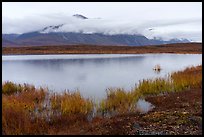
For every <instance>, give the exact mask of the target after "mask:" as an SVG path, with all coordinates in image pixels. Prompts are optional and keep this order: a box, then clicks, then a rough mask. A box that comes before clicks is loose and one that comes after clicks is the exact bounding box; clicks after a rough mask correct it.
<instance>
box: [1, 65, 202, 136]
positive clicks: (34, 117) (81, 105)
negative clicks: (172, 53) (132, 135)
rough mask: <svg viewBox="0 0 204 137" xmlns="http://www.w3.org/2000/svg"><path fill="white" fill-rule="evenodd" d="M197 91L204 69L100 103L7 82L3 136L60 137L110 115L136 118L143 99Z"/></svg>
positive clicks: (112, 94) (112, 93)
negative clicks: (35, 136) (51, 136)
mask: <svg viewBox="0 0 204 137" xmlns="http://www.w3.org/2000/svg"><path fill="white" fill-rule="evenodd" d="M194 88H202V66H197V67H189V68H186V69H185V70H183V71H178V72H174V73H172V74H170V75H169V76H168V78H157V79H147V80H142V81H140V82H139V84H138V85H136V86H135V88H133V89H132V90H131V91H125V90H124V89H121V88H117V89H108V90H107V96H106V98H104V99H103V100H101V101H100V102H93V100H92V99H85V98H83V97H82V96H81V95H80V92H79V91H76V92H74V93H71V92H64V93H63V94H53V93H49V92H48V89H45V88H39V89H36V88H35V87H34V86H32V85H28V84H24V85H19V84H15V83H12V82H5V83H3V84H2V129H3V134H57V133H58V132H59V130H60V129H63V128H64V127H66V128H70V129H75V128H74V127H77V126H80V125H83V123H87V122H89V121H90V120H92V121H94V120H95V119H97V118H103V117H106V116H107V115H121V114H122V115H123V114H130V113H131V114H132V113H135V114H137V113H138V111H139V110H137V108H136V104H137V101H138V100H139V99H141V98H142V99H143V98H147V97H152V96H157V95H160V94H170V93H179V92H182V91H186V90H187V91H188V90H191V89H194ZM187 91H186V92H187ZM93 115H94V116H93Z"/></svg>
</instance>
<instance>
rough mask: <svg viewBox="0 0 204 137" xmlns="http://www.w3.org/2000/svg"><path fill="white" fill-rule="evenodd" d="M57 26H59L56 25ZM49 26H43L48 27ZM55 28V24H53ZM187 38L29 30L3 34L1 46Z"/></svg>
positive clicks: (132, 43)
mask: <svg viewBox="0 0 204 137" xmlns="http://www.w3.org/2000/svg"><path fill="white" fill-rule="evenodd" d="M57 27H59V26H57ZM50 28H51V27H49V28H48V27H47V28H44V30H46V29H50ZM55 28H56V26H55ZM188 42H190V41H188V40H187V39H182V40H179V39H172V40H169V41H164V40H161V39H148V38H146V37H145V36H143V35H128V34H118V35H105V34H100V33H94V34H85V33H73V32H66V33H62V32H51V33H41V32H38V31H36V32H30V33H24V34H21V35H17V34H3V35H2V46H3V47H5V46H29V45H30V46H42V45H70V44H91V45H118V46H122V45H123V46H144V45H160V44H170V43H188Z"/></svg>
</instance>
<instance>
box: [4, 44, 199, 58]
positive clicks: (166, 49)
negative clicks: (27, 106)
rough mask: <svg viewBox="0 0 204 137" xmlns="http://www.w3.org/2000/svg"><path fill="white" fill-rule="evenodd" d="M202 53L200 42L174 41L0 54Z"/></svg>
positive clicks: (27, 48) (30, 48)
mask: <svg viewBox="0 0 204 137" xmlns="http://www.w3.org/2000/svg"><path fill="white" fill-rule="evenodd" d="M160 53H169V54H171V53H172V54H202V43H176V44H165V45H149V46H112V45H109V46H107V45H60V46H59V45H58V46H56V45H50V46H22V47H11V46H10V47H9V46H8V47H2V55H53V54H56V55H63V54H70V55H73V54H160Z"/></svg>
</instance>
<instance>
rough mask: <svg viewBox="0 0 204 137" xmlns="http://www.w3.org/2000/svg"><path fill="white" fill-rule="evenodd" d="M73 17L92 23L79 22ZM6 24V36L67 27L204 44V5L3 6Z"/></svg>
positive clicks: (28, 4)
mask: <svg viewBox="0 0 204 137" xmlns="http://www.w3.org/2000/svg"><path fill="white" fill-rule="evenodd" d="M73 14H82V15H84V16H86V17H88V18H89V19H88V20H80V19H76V18H73V17H72V15H73ZM2 21H3V22H2V25H3V26H2V27H3V30H2V31H3V32H2V33H25V32H30V31H35V30H40V29H43V28H44V27H46V26H48V25H59V24H65V25H64V26H63V27H62V28H61V30H60V31H65V32H70V31H72V32H79V31H80V32H81V31H83V32H85V33H95V32H100V33H106V34H121V33H122V34H124V33H127V34H138V33H139V34H142V35H145V36H146V37H148V38H153V37H161V38H163V39H171V38H188V39H191V40H193V41H202V3H201V2H194V3H192V2H185V3H184V2H182V3H179V2H170V3H167V2H163V3H162V2H153V3H151V2H144V3H143V2H127V3H125V2H58V3H56V2H45V3H43V2H42V3H41V2H40V3H38V2H27V3H26V2H17V3H15V2H3V3H2ZM150 28H151V29H150Z"/></svg>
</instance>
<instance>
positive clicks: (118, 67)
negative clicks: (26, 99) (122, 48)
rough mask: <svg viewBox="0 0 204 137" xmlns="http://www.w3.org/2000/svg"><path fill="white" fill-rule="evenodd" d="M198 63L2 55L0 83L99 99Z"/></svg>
mask: <svg viewBox="0 0 204 137" xmlns="http://www.w3.org/2000/svg"><path fill="white" fill-rule="evenodd" d="M156 64H160V66H161V68H162V70H161V71H160V72H159V73H158V72H157V73H155V72H154V70H153V68H154V66H155V65H156ZM198 64H202V55H201V54H185V55H181V54H179V55H177V54H138V55H128V54H126V55H121V54H120V55H60V56H59V55H43V56H42V55H41V56H39V55H32V56H28V55H27V56H25V55H24V56H23V55H22V56H3V60H2V80H3V81H6V80H10V81H14V82H17V83H30V84H34V85H36V86H48V87H49V88H50V89H52V90H54V91H57V92H60V91H63V90H64V89H69V90H71V91H73V90H76V89H79V90H80V92H81V93H82V95H84V96H85V97H90V96H91V97H97V98H102V97H104V96H105V94H106V93H105V90H106V89H107V88H110V87H121V88H125V89H127V90H130V89H131V88H133V87H134V86H135V84H136V83H137V82H138V81H139V80H141V79H146V78H154V77H159V76H162V77H163V76H165V75H167V74H168V73H169V72H172V71H177V70H180V69H184V68H185V67H187V66H191V65H198Z"/></svg>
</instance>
